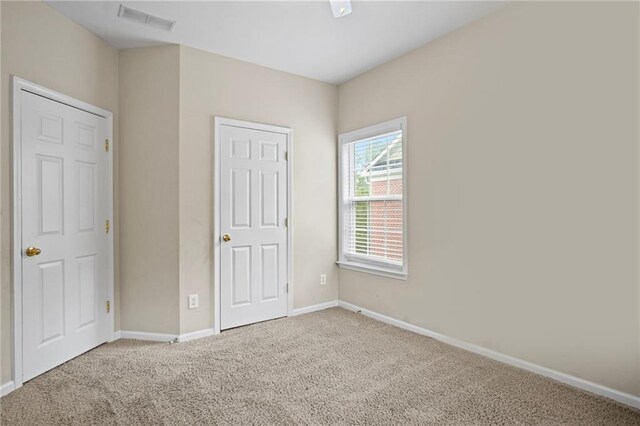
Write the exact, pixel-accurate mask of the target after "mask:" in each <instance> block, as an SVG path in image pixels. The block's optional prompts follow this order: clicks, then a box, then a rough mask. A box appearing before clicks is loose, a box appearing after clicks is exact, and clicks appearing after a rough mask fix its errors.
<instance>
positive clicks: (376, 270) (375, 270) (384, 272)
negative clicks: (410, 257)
mask: <svg viewBox="0 0 640 426" xmlns="http://www.w3.org/2000/svg"><path fill="white" fill-rule="evenodd" d="M336 263H337V264H338V266H339V267H341V268H344V269H350V270H352V271H358V272H365V273H368V274H373V275H379V276H381V277H387V278H393V279H396V280H406V279H407V277H408V276H409V274H406V273H404V272H401V271H396V270H393V269H387V268H383V267H380V266H374V265H367V264H364V263H356V262H349V261H344V260H342V261H341V260H339V261H337V262H336Z"/></svg>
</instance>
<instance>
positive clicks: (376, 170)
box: [349, 131, 402, 197]
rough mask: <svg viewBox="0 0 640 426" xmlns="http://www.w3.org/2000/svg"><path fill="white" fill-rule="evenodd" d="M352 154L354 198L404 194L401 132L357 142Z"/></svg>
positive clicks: (352, 194) (351, 151)
mask: <svg viewBox="0 0 640 426" xmlns="http://www.w3.org/2000/svg"><path fill="white" fill-rule="evenodd" d="M349 151H350V155H351V157H352V158H351V163H352V164H353V169H352V173H351V179H352V185H351V188H352V190H353V192H352V193H351V196H356V197H358V196H368V195H387V194H402V131H397V132H392V133H388V134H385V135H381V136H377V137H374V138H370V139H365V140H362V141H358V142H354V143H352V144H351V149H350V150H349ZM393 181H396V182H393Z"/></svg>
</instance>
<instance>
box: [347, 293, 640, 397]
mask: <svg viewBox="0 0 640 426" xmlns="http://www.w3.org/2000/svg"><path fill="white" fill-rule="evenodd" d="M338 305H339V306H340V307H341V308H344V309H347V310H349V311H353V312H358V311H360V312H361V313H362V314H363V315H366V316H368V317H370V318H373V319H375V320H378V321H382V322H384V323H387V324H390V325H394V326H396V327H399V328H402V329H405V330H409V331H412V332H414V333H417V334H422V335H424V336H429V337H433V338H434V339H436V340H439V341H441V342H444V343H447V344H449V345H452V346H456V347H458V348H462V349H465V350H467V351H469V352H473V353H476V354H478V355H482V356H486V357H487V358H491V359H494V360H496V361H500V362H503V363H505V364H509V365H512V366H514V367H518V368H522V369H523V370H527V371H530V372H532V373H536V374H540V375H542V376H545V377H548V378H550V379H554V380H557V381H559V382H562V383H565V384H567V385H571V386H574V387H576V388H579V389H582V390H585V391H588V392H591V393H595V394H596V395H600V396H604V397H606V398H610V399H613V400H614V401H618V402H620V403H622V404H625V405H629V406H631V407H635V408H640V397H638V396H635V395H631V394H628V393H625V392H621V391H619V390H615V389H611V388H608V387H606V386H603V385H599V384H597V383H593V382H590V381H588V380H584V379H581V378H579V377H575V376H571V375H569V374H566V373H561V372H560V371H556V370H552V369H550V368H547V367H542V366H540V365H537V364H533V363H530V362H528V361H524V360H521V359H519V358H515V357H512V356H509V355H505V354H502V353H500V352H495V351H492V350H491V349H486V348H483V347H481V346H477V345H474V344H471V343H467V342H463V341H462V340H458V339H454V338H452V337H449V336H445V335H444V334H440V333H436V332H435V331H431V330H428V329H426V328H422V327H418V326H417V325H413V324H409V323H407V322H404V321H400V320H398V319H395V318H391V317H388V316H386V315H382V314H379V313H377V312H374V311H370V310H368V309H364V308H361V307H359V306H356V305H353V304H351V303H348V302H344V301H342V300H341V301H339V302H338Z"/></svg>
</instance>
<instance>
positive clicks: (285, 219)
mask: <svg viewBox="0 0 640 426" xmlns="http://www.w3.org/2000/svg"><path fill="white" fill-rule="evenodd" d="M284 226H289V218H288V217H285V218H284Z"/></svg>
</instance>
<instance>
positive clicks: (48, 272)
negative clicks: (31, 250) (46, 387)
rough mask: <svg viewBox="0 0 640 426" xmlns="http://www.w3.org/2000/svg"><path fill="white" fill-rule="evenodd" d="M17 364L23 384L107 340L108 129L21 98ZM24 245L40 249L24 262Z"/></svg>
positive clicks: (56, 106)
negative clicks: (19, 334)
mask: <svg viewBox="0 0 640 426" xmlns="http://www.w3.org/2000/svg"><path fill="white" fill-rule="evenodd" d="M20 96H21V104H22V110H21V111H20V120H21V124H20V126H21V141H20V143H21V145H20V147H21V159H22V160H21V161H22V171H21V192H22V200H21V202H22V205H21V210H22V221H21V222H22V244H23V251H22V328H23V335H22V345H23V347H22V357H23V378H22V380H23V381H27V380H29V379H31V378H33V377H35V376H37V375H39V374H41V373H43V372H45V371H47V370H49V369H51V368H53V367H55V366H57V365H59V364H61V363H63V362H65V361H67V360H69V359H71V358H73V357H75V356H77V355H79V354H81V353H83V352H85V351H87V350H89V349H91V348H93V347H95V346H97V345H99V344H101V343H103V342H105V341H106V340H107V336H108V316H107V312H106V301H107V253H108V252H107V250H108V240H107V235H106V233H105V229H104V226H99V223H104V222H103V221H104V220H106V219H107V207H108V204H107V194H108V193H109V191H108V187H107V184H108V183H107V182H108V180H107V164H108V156H107V153H105V151H104V150H102V149H99V148H100V147H101V146H102V142H103V141H104V140H105V138H106V134H107V122H106V119H105V118H103V117H98V116H96V115H94V114H90V113H87V112H84V111H81V110H79V109H76V108H72V107H70V106H67V105H64V104H61V103H59V102H55V101H52V100H50V99H46V98H44V97H41V96H37V95H34V94H31V93H28V92H26V91H22V92H21V94H20ZM29 246H33V247H37V248H39V249H41V252H40V254H39V255H35V256H32V257H29V256H27V255H26V254H25V249H26V248H27V247H29Z"/></svg>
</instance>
